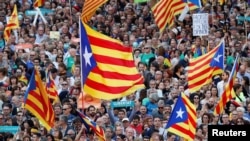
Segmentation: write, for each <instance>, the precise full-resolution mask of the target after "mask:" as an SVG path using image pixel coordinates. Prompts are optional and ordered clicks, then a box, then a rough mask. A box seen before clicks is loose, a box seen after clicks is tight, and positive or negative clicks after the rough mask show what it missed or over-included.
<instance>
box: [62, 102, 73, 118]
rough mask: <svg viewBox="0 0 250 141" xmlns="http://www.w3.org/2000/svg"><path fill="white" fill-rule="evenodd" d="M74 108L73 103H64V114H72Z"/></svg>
mask: <svg viewBox="0 0 250 141" xmlns="http://www.w3.org/2000/svg"><path fill="white" fill-rule="evenodd" d="M72 108H73V107H72V105H71V104H69V103H66V104H63V108H62V110H63V115H66V116H68V115H70V114H71V111H72Z"/></svg>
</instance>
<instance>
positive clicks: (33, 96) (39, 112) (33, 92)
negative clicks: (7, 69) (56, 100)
mask: <svg viewBox="0 0 250 141" xmlns="http://www.w3.org/2000/svg"><path fill="white" fill-rule="evenodd" d="M24 108H25V109H27V110H29V111H30V112H31V113H32V114H33V115H34V116H35V117H36V118H38V119H39V121H41V123H42V125H43V126H44V127H45V128H46V129H47V130H48V131H50V129H51V128H52V127H53V126H54V118H55V113H54V111H53V107H52V105H51V103H50V100H49V97H48V95H47V94H46V90H45V86H44V85H43V83H42V80H41V78H40V74H39V71H38V70H36V69H34V71H33V73H32V75H31V78H30V81H29V85H28V88H27V91H26V93H25V96H24Z"/></svg>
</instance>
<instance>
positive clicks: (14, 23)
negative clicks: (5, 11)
mask: <svg viewBox="0 0 250 141" xmlns="http://www.w3.org/2000/svg"><path fill="white" fill-rule="evenodd" d="M17 28H19V21H18V14H17V6H16V5H15V6H14V9H13V12H12V14H11V16H10V19H9V21H8V23H7V25H6V27H5V29H4V34H3V35H4V39H5V41H6V42H8V40H9V38H10V35H11V30H13V29H17Z"/></svg>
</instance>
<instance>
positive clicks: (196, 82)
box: [188, 40, 225, 93]
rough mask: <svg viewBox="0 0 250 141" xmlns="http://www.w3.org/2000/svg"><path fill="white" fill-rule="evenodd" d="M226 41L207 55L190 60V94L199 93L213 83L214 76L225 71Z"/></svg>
mask: <svg viewBox="0 0 250 141" xmlns="http://www.w3.org/2000/svg"><path fill="white" fill-rule="evenodd" d="M224 46H225V43H224V40H222V41H221V42H220V44H219V45H218V46H217V47H215V48H214V49H213V50H211V51H210V52H208V53H207V54H205V55H202V56H200V57H198V58H194V59H191V60H190V63H189V68H188V87H189V91H190V93H193V92H196V91H198V90H199V89H200V88H201V87H202V86H204V85H206V84H208V83H210V82H212V77H213V76H214V75H217V74H220V73H222V72H223V69H224Z"/></svg>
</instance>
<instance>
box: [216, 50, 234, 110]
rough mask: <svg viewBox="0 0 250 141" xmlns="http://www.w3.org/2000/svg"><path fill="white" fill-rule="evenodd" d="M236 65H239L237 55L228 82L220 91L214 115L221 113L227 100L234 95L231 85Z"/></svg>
mask: <svg viewBox="0 0 250 141" xmlns="http://www.w3.org/2000/svg"><path fill="white" fill-rule="evenodd" d="M238 67H239V58H238V55H237V57H236V59H235V62H234V65H233V68H232V70H231V73H230V76H229V79H228V83H227V84H226V86H225V90H224V92H223V93H222V96H221V98H220V101H219V102H218V104H217V105H216V107H215V109H214V114H215V115H219V114H221V113H222V112H223V111H224V107H225V105H226V104H227V102H228V101H230V100H231V99H232V98H234V97H235V96H236V95H235V92H234V89H233V85H234V80H235V78H236V74H237V69H238Z"/></svg>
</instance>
